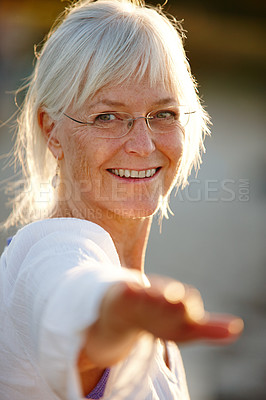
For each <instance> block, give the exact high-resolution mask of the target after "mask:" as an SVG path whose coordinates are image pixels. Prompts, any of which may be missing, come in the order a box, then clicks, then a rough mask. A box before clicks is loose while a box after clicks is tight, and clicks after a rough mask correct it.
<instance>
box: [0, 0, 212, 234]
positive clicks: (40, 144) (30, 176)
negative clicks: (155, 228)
mask: <svg viewBox="0 0 266 400" xmlns="http://www.w3.org/2000/svg"><path fill="white" fill-rule="evenodd" d="M62 17H63V18H62ZM183 39H184V34H183V32H182V29H181V26H180V24H179V23H177V21H176V20H175V19H174V18H173V17H168V16H166V15H165V14H164V13H163V12H162V10H161V8H154V7H150V6H149V7H148V6H145V5H144V2H142V1H138V0H131V1H130V0H98V1H91V0H82V1H78V2H77V3H75V4H74V5H72V6H71V7H70V8H69V9H66V11H65V13H64V15H63V16H61V19H60V20H59V21H58V22H57V24H56V25H55V27H54V28H52V30H51V32H50V33H49V35H48V36H47V40H46V42H45V44H44V45H43V48H42V50H41V51H40V52H39V54H36V58H37V61H36V65H35V69H34V71H33V74H32V76H31V78H30V81H29V85H28V92H27V95H26V98H25V101H24V105H23V108H22V110H21V113H20V116H19V118H18V135H17V142H16V150H15V156H16V157H17V158H18V159H19V161H20V163H21V164H22V171H23V174H24V189H23V190H22V191H21V193H19V194H18V195H17V196H16V197H15V199H14V200H13V212H12V214H11V215H10V217H9V218H8V220H7V222H6V224H5V226H6V227H8V226H11V225H15V224H17V223H21V224H25V223H28V222H31V221H32V220H34V219H36V218H37V219H41V218H42V213H41V209H42V207H41V206H42V205H43V204H44V206H45V209H44V210H45V212H44V214H43V217H49V216H50V215H51V213H52V211H53V209H54V206H55V203H56V191H52V190H51V191H50V193H49V201H46V202H42V201H40V189H41V186H42V185H43V184H48V183H50V182H51V180H52V177H53V175H54V173H55V169H56V160H55V159H54V156H53V155H52V154H51V152H50V151H49V149H48V146H47V143H46V141H45V138H44V137H43V134H42V132H41V129H40V127H39V125H38V119H37V112H38V110H39V108H40V107H43V108H44V109H45V110H46V112H47V113H48V114H49V115H50V116H51V117H52V118H53V119H54V120H55V121H56V120H59V119H60V118H61V117H62V115H63V113H64V112H65V111H66V109H67V108H68V107H69V105H70V104H73V106H74V108H76V109H78V108H79V107H81V106H82V105H83V103H84V102H85V100H86V99H88V97H92V96H93V95H95V94H96V92H97V91H98V90H99V89H101V88H103V87H104V86H105V85H108V84H114V85H116V84H119V83H122V82H124V81H125V80H128V79H132V78H133V79H136V80H141V79H142V78H143V77H144V75H145V76H146V77H148V79H149V81H150V85H151V86H153V85H156V84H157V83H158V82H160V83H161V84H163V85H164V86H165V88H167V89H168V90H170V91H171V92H173V93H174V94H175V95H176V96H177V98H178V101H179V103H180V104H185V105H190V106H191V107H195V108H196V109H197V113H195V114H193V118H192V119H191V120H190V122H189V124H188V125H187V126H186V128H185V138H184V149H183V154H182V158H181V160H180V167H179V172H178V176H177V177H176V182H175V184H176V185H177V186H180V185H181V186H184V185H186V184H187V179H188V176H189V175H190V173H191V170H192V168H193V166H194V167H195V169H196V170H197V169H198V167H199V165H200V163H201V152H202V150H204V146H203V140H204V136H205V134H206V133H208V128H207V125H206V124H207V122H208V116H207V114H206V112H205V111H204V110H203V108H202V106H201V104H200V101H199V98H198V95H197V90H196V85H195V82H194V80H193V77H192V76H191V72H190V67H189V64H188V62H187V59H186V55H185V51H184V48H183V43H182V42H183ZM167 197H168V196H167ZM167 209H168V198H165V199H163V201H162V204H161V214H162V215H163V216H166V217H167Z"/></svg>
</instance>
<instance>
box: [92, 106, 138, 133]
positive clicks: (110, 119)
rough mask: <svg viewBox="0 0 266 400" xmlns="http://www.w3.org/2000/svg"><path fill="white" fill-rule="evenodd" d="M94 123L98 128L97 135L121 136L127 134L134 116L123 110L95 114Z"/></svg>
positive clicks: (93, 116)
mask: <svg viewBox="0 0 266 400" xmlns="http://www.w3.org/2000/svg"><path fill="white" fill-rule="evenodd" d="M91 117H92V118H93V119H92V121H91V123H92V125H93V126H94V127H95V128H99V129H97V130H98V132H97V136H98V137H103V138H120V137H122V136H124V135H126V134H127V132H128V131H129V130H130V127H131V126H132V117H131V115H130V114H127V113H123V112H109V113H100V114H93V115H92V116H91Z"/></svg>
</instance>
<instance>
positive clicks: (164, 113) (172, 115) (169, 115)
mask: <svg viewBox="0 0 266 400" xmlns="http://www.w3.org/2000/svg"><path fill="white" fill-rule="evenodd" d="M152 118H156V119H161V120H175V119H178V116H177V113H176V112H175V111H170V110H160V111H157V112H156V113H154V114H153V115H152Z"/></svg>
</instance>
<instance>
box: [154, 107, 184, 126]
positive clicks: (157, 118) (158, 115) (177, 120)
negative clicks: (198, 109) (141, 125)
mask: <svg viewBox="0 0 266 400" xmlns="http://www.w3.org/2000/svg"><path fill="white" fill-rule="evenodd" d="M190 115H191V110H190V109H189V107H187V106H178V107H173V108H171V109H166V110H159V111H154V112H151V113H150V114H149V116H148V121H149V125H150V128H151V129H152V130H153V131H154V132H160V131H161V132H170V131H173V130H175V129H178V128H179V129H180V127H182V128H184V127H185V126H186V125H187V124H188V121H189V117H190Z"/></svg>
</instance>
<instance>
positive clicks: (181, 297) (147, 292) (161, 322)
mask: <svg viewBox="0 0 266 400" xmlns="http://www.w3.org/2000/svg"><path fill="white" fill-rule="evenodd" d="M150 283H151V285H150V287H144V286H142V285H140V284H137V283H128V282H121V283H118V284H115V285H113V286H112V287H111V288H110V289H109V290H108V292H107V293H106V295H105V297H104V299H103V301H102V306H101V309H100V317H99V319H98V321H96V323H95V324H94V325H93V326H92V327H90V329H89V335H88V341H87V343H88V347H87V351H86V352H87V355H88V357H89V358H90V360H92V361H93V363H94V365H100V366H107V365H112V364H114V363H116V362H117V361H119V360H121V359H123V358H124V357H126V355H127V354H128V352H129V351H130V349H131V348H132V346H133V344H134V343H135V341H136V340H137V338H138V335H139V334H140V333H141V332H143V331H147V332H150V333H152V334H153V335H154V336H155V337H159V338H162V339H166V340H173V341H175V342H177V343H184V342H191V341H195V340H211V341H219V343H220V342H221V341H222V343H227V342H231V341H233V340H235V339H237V337H238V336H239V335H240V334H241V332H242V330H243V321H242V320H241V319H240V318H238V317H235V316H232V315H219V314H210V313H207V312H206V311H205V310H204V305H203V301H202V298H201V296H200V293H199V292H198V291H197V290H196V289H194V288H192V287H190V286H187V285H184V284H182V283H180V282H178V281H175V280H172V279H168V278H164V277H152V278H150ZM97 349H98V350H97Z"/></svg>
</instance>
